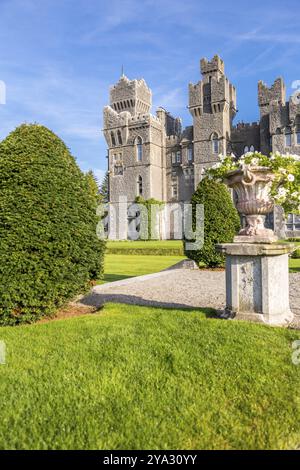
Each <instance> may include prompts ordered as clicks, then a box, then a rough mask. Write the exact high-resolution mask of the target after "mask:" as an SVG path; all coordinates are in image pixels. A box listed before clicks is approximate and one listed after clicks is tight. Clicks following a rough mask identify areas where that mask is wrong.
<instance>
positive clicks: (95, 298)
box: [80, 292, 219, 318]
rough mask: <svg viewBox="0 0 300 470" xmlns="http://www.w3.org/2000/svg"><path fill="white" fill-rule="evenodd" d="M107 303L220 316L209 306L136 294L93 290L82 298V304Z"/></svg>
mask: <svg viewBox="0 0 300 470" xmlns="http://www.w3.org/2000/svg"><path fill="white" fill-rule="evenodd" d="M106 303H115V304H126V305H139V306H141V307H151V308H157V309H166V310H174V309H179V310H186V311H187V312H188V311H191V310H193V311H194V312H195V311H196V312H199V313H204V315H205V316H206V318H218V317H219V315H218V312H217V310H214V309H213V308H208V307H193V306H191V305H186V304H180V303H175V302H174V303H172V302H158V301H156V300H149V299H143V298H142V297H139V296H136V295H128V294H108V293H104V294H101V293H98V292H91V293H90V294H88V295H86V296H85V297H84V298H82V299H80V304H82V305H86V306H89V307H95V308H97V309H99V308H101V307H102V306H103V305H104V304H106Z"/></svg>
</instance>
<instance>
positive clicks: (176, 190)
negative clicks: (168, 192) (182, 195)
mask: <svg viewBox="0 0 300 470" xmlns="http://www.w3.org/2000/svg"><path fill="white" fill-rule="evenodd" d="M177 196H178V188H177V184H173V186H172V197H173V198H177Z"/></svg>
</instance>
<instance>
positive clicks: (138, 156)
mask: <svg viewBox="0 0 300 470" xmlns="http://www.w3.org/2000/svg"><path fill="white" fill-rule="evenodd" d="M135 145H136V159H137V161H138V162H141V161H142V159H143V140H142V138H141V137H140V136H139V137H137V138H136V139H135Z"/></svg>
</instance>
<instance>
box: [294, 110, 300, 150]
mask: <svg viewBox="0 0 300 470" xmlns="http://www.w3.org/2000/svg"><path fill="white" fill-rule="evenodd" d="M295 125H296V145H300V116H299V115H298V116H297V117H296V120H295Z"/></svg>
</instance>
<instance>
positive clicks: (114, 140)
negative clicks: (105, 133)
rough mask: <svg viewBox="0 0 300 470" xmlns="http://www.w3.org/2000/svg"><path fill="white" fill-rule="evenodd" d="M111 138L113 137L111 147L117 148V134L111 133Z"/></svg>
mask: <svg viewBox="0 0 300 470" xmlns="http://www.w3.org/2000/svg"><path fill="white" fill-rule="evenodd" d="M110 137H111V145H112V146H113V147H115V146H116V139H115V134H114V133H113V132H111V133H110Z"/></svg>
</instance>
